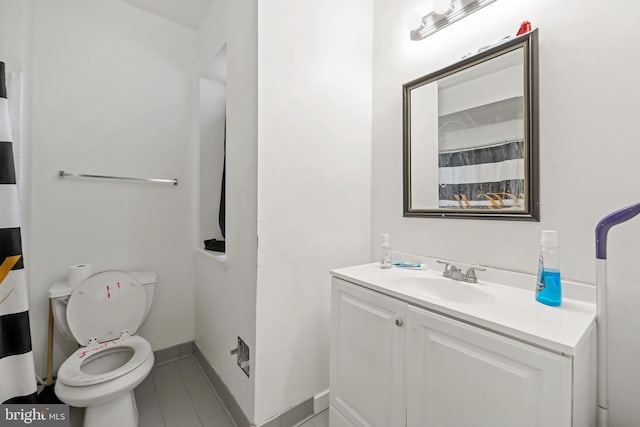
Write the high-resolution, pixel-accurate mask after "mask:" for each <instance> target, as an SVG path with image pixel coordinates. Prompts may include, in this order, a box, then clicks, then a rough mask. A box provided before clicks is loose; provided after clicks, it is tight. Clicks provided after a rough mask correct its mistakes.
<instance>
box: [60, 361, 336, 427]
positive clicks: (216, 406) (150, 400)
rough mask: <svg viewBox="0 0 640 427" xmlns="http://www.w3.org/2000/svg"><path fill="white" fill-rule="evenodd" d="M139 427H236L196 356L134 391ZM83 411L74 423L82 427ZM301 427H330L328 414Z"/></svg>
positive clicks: (75, 413) (164, 368)
mask: <svg viewBox="0 0 640 427" xmlns="http://www.w3.org/2000/svg"><path fill="white" fill-rule="evenodd" d="M134 393H135V396H136V403H137V405H138V413H139V416H140V419H139V422H138V426H139V427H235V425H234V423H233V422H232V421H231V419H230V418H229V416H228V415H227V413H226V412H225V410H224V408H223V407H222V404H221V403H220V401H219V400H218V398H217V397H216V395H215V394H214V393H213V390H212V389H211V386H210V385H209V382H208V381H207V380H206V378H205V376H204V373H203V372H202V369H200V366H199V365H198V363H197V362H196V360H195V358H194V357H193V356H188V357H185V358H182V359H179V360H176V361H173V362H169V363H166V364H163V365H160V366H156V367H154V368H153V370H152V371H151V374H150V375H149V376H148V377H147V378H146V379H145V380H144V382H142V384H140V385H139V386H138V387H136V389H135V391H134ZM83 415H84V414H83V413H82V410H81V409H80V408H72V414H71V423H72V425H73V426H81V425H82V418H84V417H83ZM299 427H329V411H328V410H327V411H323V412H321V413H319V414H318V415H316V416H314V417H313V418H311V419H308V420H306V421H305V422H303V423H302V424H300V425H299Z"/></svg>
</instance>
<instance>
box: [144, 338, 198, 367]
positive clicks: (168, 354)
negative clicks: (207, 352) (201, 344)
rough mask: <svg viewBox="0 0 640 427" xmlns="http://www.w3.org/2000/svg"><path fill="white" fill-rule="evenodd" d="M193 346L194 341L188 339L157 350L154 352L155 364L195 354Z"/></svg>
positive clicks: (162, 363)
mask: <svg viewBox="0 0 640 427" xmlns="http://www.w3.org/2000/svg"><path fill="white" fill-rule="evenodd" d="M193 347H194V344H193V341H188V342H184V343H182V344H176V345H174V346H171V347H168V348H163V349H161V350H155V351H154V352H153V357H154V361H153V366H158V365H164V364H165V363H169V362H173V361H174V360H178V359H182V358H183V357H187V356H191V355H192V354H193Z"/></svg>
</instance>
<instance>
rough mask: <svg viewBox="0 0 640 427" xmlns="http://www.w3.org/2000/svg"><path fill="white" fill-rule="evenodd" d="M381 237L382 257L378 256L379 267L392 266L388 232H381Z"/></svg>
mask: <svg viewBox="0 0 640 427" xmlns="http://www.w3.org/2000/svg"><path fill="white" fill-rule="evenodd" d="M380 237H382V257H381V258H380V268H391V267H393V259H392V258H391V242H390V241H389V235H388V234H381V235H380Z"/></svg>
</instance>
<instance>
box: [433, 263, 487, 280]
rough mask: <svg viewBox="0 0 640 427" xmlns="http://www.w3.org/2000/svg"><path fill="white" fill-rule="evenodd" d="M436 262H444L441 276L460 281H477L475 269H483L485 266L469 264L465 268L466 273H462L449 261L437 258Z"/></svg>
mask: <svg viewBox="0 0 640 427" xmlns="http://www.w3.org/2000/svg"><path fill="white" fill-rule="evenodd" d="M437 263H438V264H444V271H443V272H442V277H447V278H449V279H453V280H458V281H460V282H467V283H478V277H477V276H476V271H485V270H486V269H485V268H481V267H475V266H471V267H469V268H468V269H467V271H466V273H463V272H462V270H461V269H459V268H458V267H456V266H455V265H453V264H451V263H450V262H446V261H440V260H437Z"/></svg>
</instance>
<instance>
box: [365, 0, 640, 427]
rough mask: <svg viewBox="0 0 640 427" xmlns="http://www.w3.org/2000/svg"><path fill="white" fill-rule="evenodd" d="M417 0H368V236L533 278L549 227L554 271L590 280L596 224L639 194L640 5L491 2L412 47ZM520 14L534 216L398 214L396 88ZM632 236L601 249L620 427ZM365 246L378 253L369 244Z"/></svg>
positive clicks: (628, 396) (634, 287)
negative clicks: (537, 215) (532, 96)
mask: <svg viewBox="0 0 640 427" xmlns="http://www.w3.org/2000/svg"><path fill="white" fill-rule="evenodd" d="M418 3H419V2H413V1H410V0H403V1H401V2H389V1H386V0H376V1H375V7H374V55H373V99H374V103H373V177H372V185H373V195H372V197H373V200H372V235H377V234H378V233H380V232H387V233H390V234H391V236H392V245H393V248H394V250H398V251H403V252H410V253H416V254H422V255H430V256H434V257H441V258H449V259H456V260H461V261H468V262H476V263H479V264H485V265H491V266H497V267H502V268H508V269H513V270H520V271H526V272H530V273H533V272H534V271H535V269H536V259H537V244H538V241H539V236H540V231H541V230H542V229H543V228H551V229H556V230H558V231H559V233H560V243H561V246H560V250H561V263H562V273H563V276H564V277H566V278H571V279H575V280H578V281H584V282H590V283H593V282H594V281H595V263H594V258H595V249H594V228H595V225H596V223H597V222H598V220H599V219H600V218H601V217H602V216H604V215H605V214H606V213H608V212H610V211H612V210H615V209H617V208H621V207H623V206H626V205H629V204H632V203H634V202H638V201H639V200H638V191H637V189H636V183H637V182H638V180H639V179H640V169H638V166H637V159H638V156H639V155H640V148H638V147H639V146H638V144H637V141H638V132H637V118H636V116H637V110H638V108H637V96H636V95H637V94H638V93H640V81H639V80H638V79H637V69H638V66H640V60H639V59H638V57H637V56H636V55H633V54H632V51H633V49H630V48H629V41H630V40H635V39H636V38H637V24H636V16H637V15H638V13H640V4H637V3H635V2H628V1H623V0H614V1H611V2H607V4H606V7H598V8H596V7H585V4H584V2H581V1H578V0H568V1H563V2H556V1H551V0H521V1H518V2H509V1H498V2H495V3H493V4H491V5H490V6H487V7H486V8H484V9H483V10H481V11H479V12H476V13H474V14H473V15H471V16H469V17H467V18H465V19H464V20H462V21H460V22H458V23H456V24H454V25H452V26H450V27H448V28H445V29H444V30H442V31H440V32H438V33H436V34H434V35H432V36H430V37H429V38H427V39H425V40H423V41H420V42H413V41H411V40H410V39H409V34H408V30H407V29H406V26H405V19H406V16H407V15H408V14H409V13H410V12H411V10H412V9H414V8H415V7H416V5H417V4H418ZM523 20H530V21H531V22H532V23H533V26H534V27H539V29H540V33H539V37H540V39H539V40H540V54H539V58H540V156H541V163H540V176H541V221H540V222H539V223H536V222H531V223H528V222H527V223H523V222H509V221H480V220H455V219H437V218H425V219H420V218H403V217H402V149H401V141H402V93H401V90H400V88H401V85H402V84H403V83H404V82H407V81H410V80H412V79H414V78H416V77H419V76H421V75H424V74H427V73H430V72H433V71H436V70H438V69H440V68H442V67H444V66H446V65H449V64H451V63H453V62H455V61H457V60H459V58H460V56H462V55H463V54H464V53H466V52H468V51H471V50H474V49H477V48H478V47H480V46H483V45H485V44H486V43H488V42H491V41H494V40H497V39H499V38H501V37H502V36H503V35H505V34H513V33H515V31H517V29H518V27H519V24H520V22H522V21H523ZM638 236H640V220H636V221H635V222H633V223H629V224H626V225H624V226H620V228H619V229H615V230H614V231H612V232H611V233H610V244H609V247H610V253H609V257H610V262H609V266H610V277H609V281H610V284H611V293H610V311H611V333H612V335H611V342H610V343H611V356H610V357H611V362H610V363H611V371H612V372H611V381H612V383H611V416H612V420H611V421H612V425H615V426H621V427H624V426H635V425H638V424H640V407H639V406H638V405H637V402H636V401H637V398H636V397H635V396H637V395H638V393H639V392H640V365H638V363H637V360H638V358H639V357H640V340H638V338H637V330H638V328H639V327H640V315H639V314H638V313H639V312H638V310H637V304H638V303H639V302H640V279H638V277H639V276H638V274H637V271H636V268H635V267H634V266H635V264H636V263H637V254H638V250H639V246H640V245H639V243H638V241H639V240H640V239H638ZM372 248H373V253H374V254H375V256H376V257H377V255H378V254H379V253H380V251H379V248H378V242H377V241H374V242H373V246H372ZM532 288H533V284H532Z"/></svg>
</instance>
